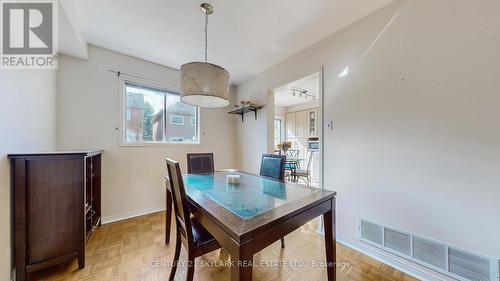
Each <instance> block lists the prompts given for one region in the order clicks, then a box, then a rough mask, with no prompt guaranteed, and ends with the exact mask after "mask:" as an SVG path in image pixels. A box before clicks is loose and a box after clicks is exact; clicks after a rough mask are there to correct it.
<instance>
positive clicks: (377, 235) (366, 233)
mask: <svg viewBox="0 0 500 281" xmlns="http://www.w3.org/2000/svg"><path fill="white" fill-rule="evenodd" d="M360 229H361V238H363V239H365V240H367V241H370V242H371V243H375V244H378V245H380V246H382V245H384V227H382V226H380V225H376V224H374V223H370V222H365V221H361V228H360Z"/></svg>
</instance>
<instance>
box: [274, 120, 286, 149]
mask: <svg viewBox="0 0 500 281" xmlns="http://www.w3.org/2000/svg"><path fill="white" fill-rule="evenodd" d="M276 120H280V122H281V130H280V139H281V141H282V142H283V141H285V140H286V139H285V119H284V118H283V117H281V116H275V117H274V119H273V134H274V122H275V121H276ZM273 142H274V136H273ZM274 146H276V145H274ZM275 148H276V147H275Z"/></svg>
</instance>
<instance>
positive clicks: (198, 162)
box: [187, 153, 215, 174]
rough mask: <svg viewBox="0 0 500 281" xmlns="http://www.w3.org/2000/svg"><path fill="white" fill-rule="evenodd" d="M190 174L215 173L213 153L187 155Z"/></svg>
mask: <svg viewBox="0 0 500 281" xmlns="http://www.w3.org/2000/svg"><path fill="white" fill-rule="evenodd" d="M187 164H188V173H190V174H199V173H213V172H214V170H215V169H214V154H213V153H188V154H187Z"/></svg>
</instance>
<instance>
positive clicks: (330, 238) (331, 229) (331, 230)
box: [323, 200, 337, 281]
mask: <svg viewBox="0 0 500 281" xmlns="http://www.w3.org/2000/svg"><path fill="white" fill-rule="evenodd" d="M331 202H332V209H331V210H330V211H328V212H326V213H324V214H323V220H324V226H325V251H326V264H327V267H326V270H327V276H328V281H335V279H336V264H335V263H336V261H337V257H336V254H337V251H336V250H337V247H336V241H335V201H334V200H331Z"/></svg>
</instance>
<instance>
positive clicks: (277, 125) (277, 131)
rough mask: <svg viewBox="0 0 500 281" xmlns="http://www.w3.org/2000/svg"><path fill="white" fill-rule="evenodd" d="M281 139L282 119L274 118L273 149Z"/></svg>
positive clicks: (282, 132) (282, 136)
mask: <svg viewBox="0 0 500 281" xmlns="http://www.w3.org/2000/svg"><path fill="white" fill-rule="evenodd" d="M283 139H284V130H283V119H281V118H274V147H277V146H278V144H279V143H281V142H283Z"/></svg>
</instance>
